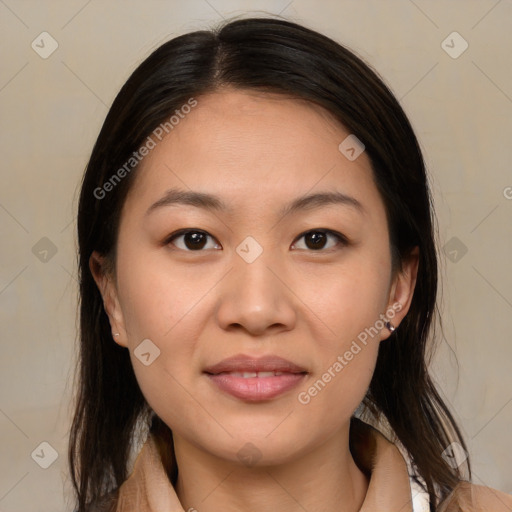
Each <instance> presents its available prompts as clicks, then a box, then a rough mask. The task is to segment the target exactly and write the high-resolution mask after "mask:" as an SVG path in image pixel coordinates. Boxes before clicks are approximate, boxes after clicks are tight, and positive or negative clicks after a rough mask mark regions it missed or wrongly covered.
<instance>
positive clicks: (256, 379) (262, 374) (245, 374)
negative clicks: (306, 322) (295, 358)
mask: <svg viewBox="0 0 512 512" xmlns="http://www.w3.org/2000/svg"><path fill="white" fill-rule="evenodd" d="M204 373H205V374H206V376H207V377H208V378H209V380H210V382H212V383H213V384H214V386H215V388H216V389H217V390H220V391H222V392H224V393H227V394H229V395H231V396H233V397H235V398H238V399H241V400H245V401H249V402H259V401H264V400H270V399H272V398H275V397H277V396H280V395H282V394H284V393H286V392H287V391H290V390H291V389H293V388H295V387H296V386H298V385H299V384H300V383H301V382H302V381H303V380H304V378H305V376H306V375H308V372H307V370H306V369H305V368H303V367H301V366H299V365H297V364H295V363H292V362H291V361H288V360H286V359H283V358H281V357H278V356H265V357H260V358H254V357H250V356H246V355H243V354H241V355H237V356H233V357H230V358H228V359H224V360H222V361H220V362H219V363H217V364H215V365H213V366H210V367H207V368H205V370H204Z"/></svg>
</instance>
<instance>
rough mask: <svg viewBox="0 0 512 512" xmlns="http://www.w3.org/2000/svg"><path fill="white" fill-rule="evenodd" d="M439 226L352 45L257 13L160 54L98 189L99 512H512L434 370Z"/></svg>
mask: <svg viewBox="0 0 512 512" xmlns="http://www.w3.org/2000/svg"><path fill="white" fill-rule="evenodd" d="M432 223H433V212H432V211H431V199H430V193H429V189H428V185H427V177H426V172H425V167H424V163H423V159H422V155H421V152H420V149H419V146H418V142H417V140H416V137H415V135H414V133H413V130H412V128H411V126H410V124H409V122H408V120H407V118H406V116H405V114H404V112H403V110H402V109H401V107H400V106H399V104H398V103H397V101H396V99H395V98H394V96H393V95H392V94H391V92H390V91H389V90H388V88H387V87H386V86H385V85H384V84H383V82H382V81H381V80H380V79H379V78H378V77H377V75H376V74H375V73H374V72H373V71H372V70H371V69H369V67H368V66H367V65H366V64H364V63H363V62H362V61H361V60H360V59H359V58H357V57H356V56H355V55H354V54H352V53H351V52H350V51H349V50H347V49H346V48H344V47H342V46H340V45H339V44H337V43H336V42H334V41H332V40H330V39H328V38H327V37H325V36H323V35H321V34H318V33H316V32H314V31H312V30H310V29H307V28H305V27H302V26H300V25H297V24H294V23H291V22H287V21H281V20H276V19H245V20H237V21H231V22H228V23H225V24H224V26H222V27H220V28H219V29H218V30H216V31H215V30H214V31H199V32H194V33H190V34H185V35H183V36H180V37H177V38H175V39H173V40H171V41H169V42H167V43H165V44H164V45H162V46H161V47H160V48H158V49H157V50H156V51H154V52H153V53H152V55H150V56H149V57H148V58H147V59H146V60H145V61H144V62H143V63H142V64H141V65H140V66H139V67H138V68H137V69H136V70H135V72H134V73H133V74H132V76H131V77H130V78H129V80H128V81H127V82H126V84H125V85H124V86H123V88H122V89H121V91H120V93H119V94H118V96H117V98H116V99H115V101H114V103H113V105H112V107H111V109H110V112H109V113H108V115H107V118H106V120H105V123H104V125H103V127H102V130H101V133H100V135H99V137H98V140H97V142H96V144H95V146H94V149H93V152H92V155H91V158H90V161H89V164H88V166H87V170H86V173H85V176H84V180H83V184H82V190H81V196H80V204H79V212H78V236H79V253H80V258H79V266H80V298H81V305H80V308H81V309H80V312H81V319H80V332H81V358H80V367H79V386H78V391H79V392H78V397H77V405H76V411H75V416H74V421H73V426H72V431H71V439H70V450H69V461H70V466H71V476H72V480H73V483H74V486H75V490H76V493H77V502H78V508H77V510H78V511H79V512H83V511H85V510H88V511H91V510H117V511H118V512H127V511H132V510H133V511H138V512H149V511H151V512H153V511H155V512H156V511H157V510H158V511H162V510H169V511H170V510H173V511H182V510H188V511H192V510H197V511H199V512H203V511H204V512H209V511H214V510H221V509H222V510H237V511H249V510H277V509H279V510H290V511H291V510H294V511H295V510H308V511H310V512H312V511H320V510H322V511H330V510H333V511H334V510H336V511H343V512H349V511H350V512H352V511H356V510H364V511H370V510H371V511H381V510H382V511H386V512H389V511H390V510H393V511H396V510H401V511H407V510H408V511H412V510H415V511H419V510H432V511H435V510H437V511H452V510H459V509H462V510H512V497H510V496H508V495H506V494H504V493H501V492H499V491H497V490H494V489H489V488H486V487H482V486H476V485H473V484H470V483H469V481H468V479H469V478H470V476H471V474H470V465H469V460H468V458H467V446H466V445H465V443H464V440H463V439H462V436H461V433H460V430H459V428H458V426H457V424H456V422H455V421H454V419H453V417H452V415H451V414H450V411H449V410H448V409H447V407H446V405H445V404H444V403H443V401H442V399H441V398H440V396H439V394H438V393H437V391H436V389H435V387H434V385H433V383H432V381H431V379H430V376H429V373H428V369H427V362H426V348H427V341H428V340H429V337H430V334H431V330H432V329H431V326H432V321H433V317H434V310H435V304H436V302H435V300H436V291H437V260H436V250H435V244H434V234H433V233H434V229H433V224H432ZM132 455H134V456H137V457H136V460H135V464H134V466H133V467H131V456H132Z"/></svg>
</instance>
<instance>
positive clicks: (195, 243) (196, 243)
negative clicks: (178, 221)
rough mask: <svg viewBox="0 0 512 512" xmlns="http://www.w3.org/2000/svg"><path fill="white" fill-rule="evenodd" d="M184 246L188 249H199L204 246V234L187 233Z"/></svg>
mask: <svg viewBox="0 0 512 512" xmlns="http://www.w3.org/2000/svg"><path fill="white" fill-rule="evenodd" d="M189 244H190V246H189ZM185 245H186V246H187V247H188V248H189V249H197V248H199V249H201V248H202V247H204V245H205V237H204V233H197V232H195V233H187V234H186V235H185Z"/></svg>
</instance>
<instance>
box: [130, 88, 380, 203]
mask: <svg viewBox="0 0 512 512" xmlns="http://www.w3.org/2000/svg"><path fill="white" fill-rule="evenodd" d="M196 101H197V105H196V106H195V107H194V108H192V109H191V110H190V112H189V113H187V114H183V115H182V116H180V118H179V122H178V123H177V124H175V125H174V126H173V128H172V130H170V131H169V133H168V134H167V135H166V136H165V137H164V138H163V139H162V140H161V142H158V143H157V145H156V147H155V148H154V149H152V151H151V152H150V153H149V154H148V155H147V156H146V157H145V158H144V160H143V161H142V162H141V164H140V165H139V168H138V169H137V170H136V171H135V174H136V176H135V182H134V183H133V184H132V189H131V192H130V194H129V196H128V198H127V201H126V202H127V204H128V206H127V207H129V208H130V209H133V208H135V209H137V208H139V207H140V208H143V207H144V206H145V207H146V208H147V206H148V203H149V202H150V201H154V200H156V199H158V197H160V196H161V195H162V194H163V193H164V192H165V191H166V190H167V189H170V188H173V187H179V188H181V189H191V190H200V191H203V192H208V193H212V194H215V195H218V196H221V197H222V198H223V199H225V202H226V203H228V204H230V205H232V206H234V208H237V207H240V208H242V207H246V208H249V207H251V206H252V207H255V206H256V205H257V204H259V205H260V206H261V205H262V204H271V203H275V202H280V203H281V202H288V200H289V199H291V198H295V197H297V196H298V195H303V194H305V193H306V192H310V191H311V192H314V191H315V189H322V190H326V189H333V188H336V189H337V190H338V191H340V192H343V193H346V194H351V195H359V196H364V198H363V199H364V200H365V202H372V201H377V202H379V201H380V197H379V195H378V192H377V190H376V188H375V186H374V183H373V175H372V171H371V166H370V161H369V159H368V158H367V155H366V154H365V153H364V152H363V153H362V154H361V155H360V156H359V157H358V158H357V159H356V160H354V161H350V160H348V159H347V158H346V156H344V154H343V153H342V152H340V150H339V145H340V143H341V142H342V141H343V140H345V139H346V137H347V136H349V135H350V134H349V132H348V131H347V130H346V129H345V128H344V127H343V126H342V125H341V123H339V122H338V121H337V120H336V119H335V118H334V117H333V116H332V114H331V113H330V112H328V111H327V110H325V109H324V108H322V107H320V106H318V105H316V104H314V103H311V102H308V101H305V100H301V99H294V98H290V97H287V96H284V95H280V94H274V93H272V94H271V93H262V92H259V91H252V90H251V91H247V90H243V91H242V90H233V89H226V90H222V91H217V92H214V93H210V94H207V95H204V96H200V97H197V98H196ZM125 206H126V205H125ZM381 206H382V205H381Z"/></svg>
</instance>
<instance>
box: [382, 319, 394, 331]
mask: <svg viewBox="0 0 512 512" xmlns="http://www.w3.org/2000/svg"><path fill="white" fill-rule="evenodd" d="M384 325H385V326H386V328H387V329H388V330H389V331H390V332H393V331H394V330H395V329H396V327H395V326H394V325H393V324H392V323H391V322H390V321H387V322H386V323H385V324H384Z"/></svg>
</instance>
